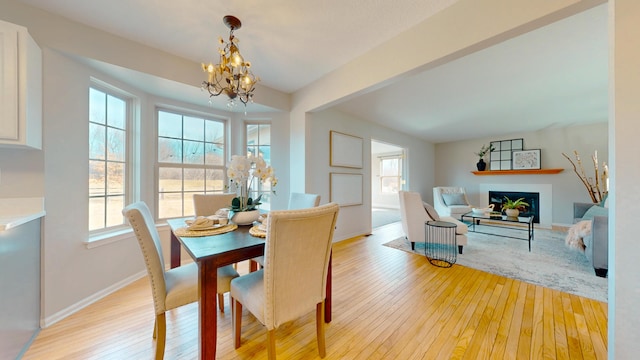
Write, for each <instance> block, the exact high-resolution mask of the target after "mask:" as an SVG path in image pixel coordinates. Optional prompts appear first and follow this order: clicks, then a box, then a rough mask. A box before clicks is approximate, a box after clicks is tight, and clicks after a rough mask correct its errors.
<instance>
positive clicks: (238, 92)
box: [202, 15, 260, 108]
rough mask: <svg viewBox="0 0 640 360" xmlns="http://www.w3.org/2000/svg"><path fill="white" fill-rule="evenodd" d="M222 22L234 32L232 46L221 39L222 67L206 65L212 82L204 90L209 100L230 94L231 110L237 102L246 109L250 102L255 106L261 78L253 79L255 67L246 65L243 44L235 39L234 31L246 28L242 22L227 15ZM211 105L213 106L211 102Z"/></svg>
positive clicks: (205, 69) (203, 87)
mask: <svg viewBox="0 0 640 360" xmlns="http://www.w3.org/2000/svg"><path fill="white" fill-rule="evenodd" d="M222 21H223V22H224V24H225V25H226V26H227V27H228V28H229V29H231V30H230V32H229V42H225V41H224V40H223V39H222V37H219V38H218V42H219V43H220V46H222V47H221V48H218V52H219V53H220V63H219V64H215V65H213V64H211V63H209V65H206V64H204V63H203V64H202V70H204V71H205V72H207V74H208V79H207V80H206V81H203V82H202V90H204V89H206V90H207V91H208V92H209V98H211V97H213V96H218V95H220V94H222V93H224V94H226V95H227V96H228V97H229V101H228V102H227V106H228V107H229V108H234V107H235V106H236V104H237V100H240V102H242V103H243V104H244V105H245V106H246V105H247V103H248V102H250V101H251V102H253V100H252V98H253V91H254V90H255V85H256V83H257V82H258V81H260V78H259V77H257V76H255V75H253V73H252V72H251V63H250V62H249V61H245V60H244V58H243V57H242V55H240V49H238V42H239V41H240V40H239V39H238V38H237V37H235V36H234V35H233V31H234V30H237V29H240V27H241V26H242V23H241V22H240V19H238V18H236V17H235V16H231V15H227V16H225V17H224V18H223V19H222ZM209 103H211V99H210V100H209Z"/></svg>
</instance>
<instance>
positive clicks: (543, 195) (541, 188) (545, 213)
mask: <svg viewBox="0 0 640 360" xmlns="http://www.w3.org/2000/svg"><path fill="white" fill-rule="evenodd" d="M489 191H499V192H530V193H538V194H539V203H538V207H539V209H538V210H539V225H536V226H539V227H541V228H547V229H551V225H552V222H553V190H552V186H551V184H480V185H479V187H478V198H479V200H480V204H479V207H485V206H488V205H489ZM510 198H511V197H510ZM516 199H517V198H516Z"/></svg>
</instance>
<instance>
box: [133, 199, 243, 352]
mask: <svg viewBox="0 0 640 360" xmlns="http://www.w3.org/2000/svg"><path fill="white" fill-rule="evenodd" d="M122 214H123V215H124V216H125V217H126V218H127V219H128V220H129V224H131V227H132V228H133V232H134V233H135V235H136V238H137V239H138V244H139V245H140V250H142V257H143V258H144V263H145V265H146V267H147V273H148V275H149V280H150V281H151V293H152V294H153V306H154V308H155V312H156V321H155V327H154V329H153V337H154V338H156V340H157V342H156V359H162V358H163V357H164V344H165V338H166V317H165V312H166V311H168V310H171V309H175V308H177V307H179V306H182V305H186V304H189V303H192V302H195V301H198V265H197V264H196V263H191V264H188V265H182V266H179V267H177V268H174V269H171V270H165V266H164V264H165V263H164V257H163V256H162V247H161V246H160V235H158V230H157V229H156V224H155V223H154V221H153V217H152V216H151V212H150V211H149V208H148V207H147V205H146V204H145V203H144V202H136V203H133V204H131V205H128V206H127V207H125V208H124V209H123V210H122ZM236 277H238V273H237V272H236V271H235V270H234V269H233V267H232V266H231V265H228V266H225V267H221V268H218V304H219V306H220V310H221V311H223V309H224V297H223V294H224V293H225V292H228V291H229V289H230V283H231V279H233V278H236Z"/></svg>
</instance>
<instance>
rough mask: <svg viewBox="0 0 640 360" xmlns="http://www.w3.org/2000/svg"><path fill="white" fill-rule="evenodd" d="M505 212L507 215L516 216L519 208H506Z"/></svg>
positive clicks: (518, 213)
mask: <svg viewBox="0 0 640 360" xmlns="http://www.w3.org/2000/svg"><path fill="white" fill-rule="evenodd" d="M505 213H507V216H508V217H518V215H520V210H518V209H506V210H505Z"/></svg>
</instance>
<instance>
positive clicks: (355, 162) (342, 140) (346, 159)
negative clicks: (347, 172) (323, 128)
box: [329, 130, 363, 169]
mask: <svg viewBox="0 0 640 360" xmlns="http://www.w3.org/2000/svg"><path fill="white" fill-rule="evenodd" d="M329 141H330V144H329V151H330V154H329V165H330V166H338V167H347V168H353V169H362V164H363V151H362V145H363V139H362V138H361V137H357V136H354V135H349V134H343V133H341V132H338V131H333V130H331V131H330V140H329Z"/></svg>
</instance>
